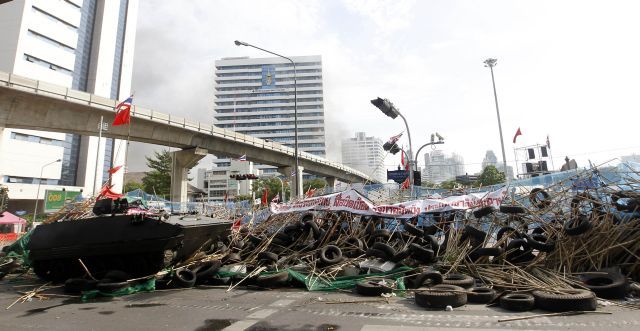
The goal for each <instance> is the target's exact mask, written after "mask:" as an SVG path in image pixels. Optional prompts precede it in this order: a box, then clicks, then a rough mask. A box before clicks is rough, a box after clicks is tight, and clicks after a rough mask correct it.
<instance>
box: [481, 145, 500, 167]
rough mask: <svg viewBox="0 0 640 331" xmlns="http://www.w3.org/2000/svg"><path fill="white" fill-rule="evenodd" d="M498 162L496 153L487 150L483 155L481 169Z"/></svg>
mask: <svg viewBox="0 0 640 331" xmlns="http://www.w3.org/2000/svg"><path fill="white" fill-rule="evenodd" d="M496 164H498V158H497V157H496V154H495V153H494V152H493V151H492V150H488V151H487V153H486V154H485V155H484V160H482V169H484V168H486V167H487V166H488V165H492V166H494V167H495V166H496Z"/></svg>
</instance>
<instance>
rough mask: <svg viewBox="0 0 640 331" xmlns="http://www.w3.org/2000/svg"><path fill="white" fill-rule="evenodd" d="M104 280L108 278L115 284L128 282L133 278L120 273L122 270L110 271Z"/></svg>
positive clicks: (122, 272)
mask: <svg viewBox="0 0 640 331" xmlns="http://www.w3.org/2000/svg"><path fill="white" fill-rule="evenodd" d="M103 278H108V279H111V280H112V281H115V282H126V281H127V280H129V279H131V278H132V277H131V276H130V275H129V274H128V273H126V272H124V271H120V270H110V271H108V272H107V273H106V274H105V275H104V277H103Z"/></svg>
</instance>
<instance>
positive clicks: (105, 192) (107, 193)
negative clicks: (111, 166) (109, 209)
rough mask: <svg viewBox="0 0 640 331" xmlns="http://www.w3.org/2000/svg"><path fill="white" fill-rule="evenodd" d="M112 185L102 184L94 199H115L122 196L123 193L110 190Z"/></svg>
mask: <svg viewBox="0 0 640 331" xmlns="http://www.w3.org/2000/svg"><path fill="white" fill-rule="evenodd" d="M112 187H113V185H110V186H109V185H104V186H102V189H101V190H100V193H98V197H97V198H96V200H100V199H102V198H105V199H112V200H115V199H120V198H122V197H123V196H124V195H123V194H118V193H115V192H113V191H111V188H112Z"/></svg>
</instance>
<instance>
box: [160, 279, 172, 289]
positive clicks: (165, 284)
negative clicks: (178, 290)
mask: <svg viewBox="0 0 640 331" xmlns="http://www.w3.org/2000/svg"><path fill="white" fill-rule="evenodd" d="M173 285H174V283H173V280H172V279H171V278H170V277H165V278H160V279H156V290H166V289H169V288H173Z"/></svg>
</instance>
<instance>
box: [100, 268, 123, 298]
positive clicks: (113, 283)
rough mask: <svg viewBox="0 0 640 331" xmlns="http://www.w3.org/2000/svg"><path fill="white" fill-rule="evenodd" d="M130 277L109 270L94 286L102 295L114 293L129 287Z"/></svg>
mask: <svg viewBox="0 0 640 331" xmlns="http://www.w3.org/2000/svg"><path fill="white" fill-rule="evenodd" d="M129 279H131V276H130V275H129V274H127V273H126V272H124V271H120V270H111V271H109V272H107V273H106V274H105V275H104V277H103V278H102V279H100V280H99V281H98V283H97V284H96V289H97V290H98V291H100V292H102V293H114V292H118V291H120V290H124V289H125V288H127V287H129V286H130V284H129V282H128V280H129Z"/></svg>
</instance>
